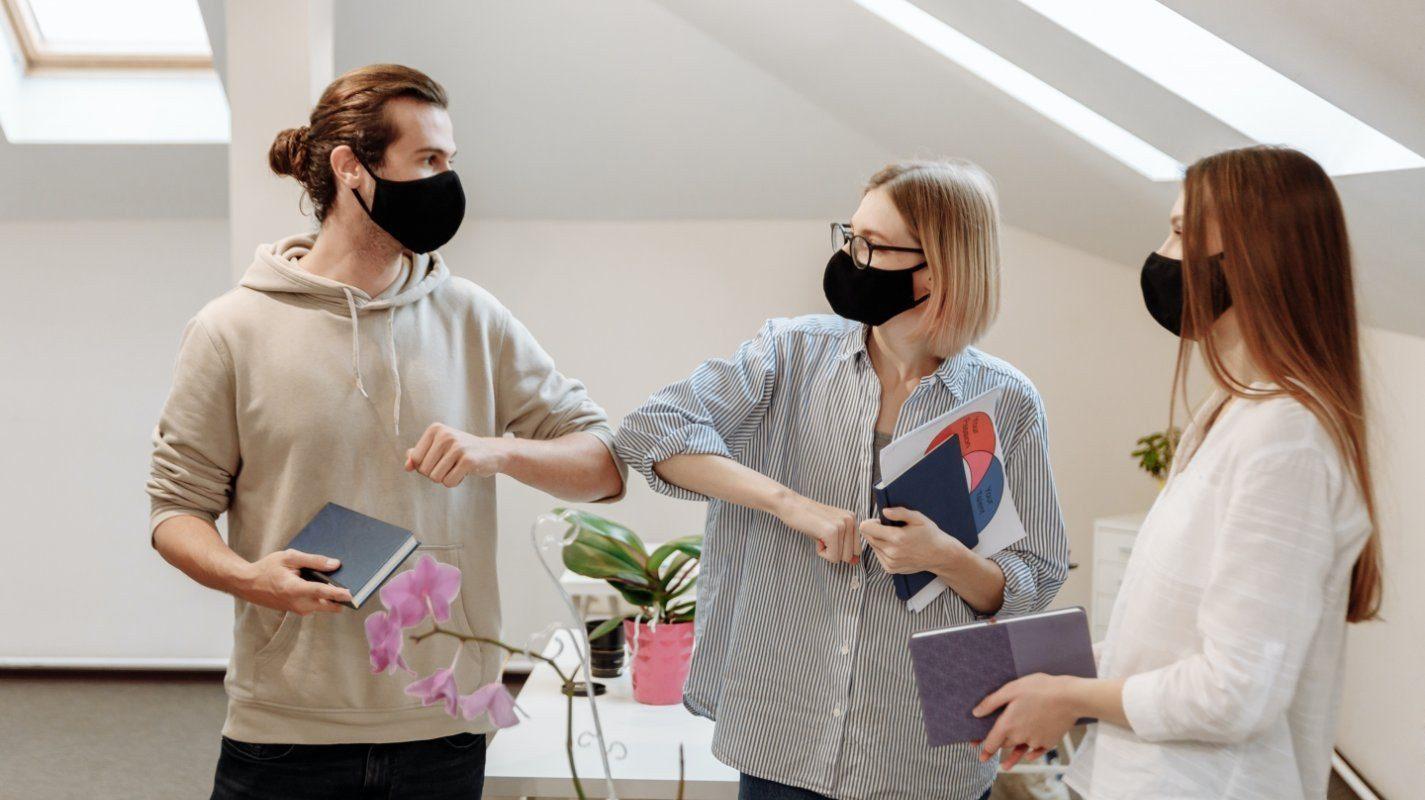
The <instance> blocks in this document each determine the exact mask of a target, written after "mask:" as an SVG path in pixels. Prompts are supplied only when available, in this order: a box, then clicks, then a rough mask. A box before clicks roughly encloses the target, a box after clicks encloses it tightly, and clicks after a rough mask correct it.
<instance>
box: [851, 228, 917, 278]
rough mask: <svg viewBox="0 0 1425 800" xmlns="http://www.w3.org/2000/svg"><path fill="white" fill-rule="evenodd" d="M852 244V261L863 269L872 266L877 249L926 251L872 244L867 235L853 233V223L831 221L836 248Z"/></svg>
mask: <svg viewBox="0 0 1425 800" xmlns="http://www.w3.org/2000/svg"><path fill="white" fill-rule="evenodd" d="M848 245H849V246H850V253H851V262H852V263H853V264H855V265H856V266H858V267H860V268H861V269H866V268H867V267H869V266H871V258H872V257H874V256H875V255H876V251H877V250H887V251H890V252H892V253H920V254H921V255H925V251H924V250H921V249H920V248H918V247H892V246H890V245H888V244H872V243H871V242H870V241H869V240H867V239H866V237H864V236H862V235H860V234H859V233H853V232H852V230H851V223H849V222H833V223H831V246H832V248H833V249H835V250H846V249H847V246H848Z"/></svg>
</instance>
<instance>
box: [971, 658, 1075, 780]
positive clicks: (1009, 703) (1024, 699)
mask: <svg viewBox="0 0 1425 800" xmlns="http://www.w3.org/2000/svg"><path fill="white" fill-rule="evenodd" d="M1082 680H1083V679H1082V678H1076V677H1073V676H1069V675H1045V674H1044V673H1042V672H1040V673H1035V674H1033V675H1026V676H1024V677H1023V678H1020V679H1018V680H1014V681H1010V682H1009V683H1006V684H1005V685H1004V686H1001V687H1000V688H999V691H996V692H995V693H994V694H991V695H990V696H989V697H986V698H985V699H984V700H981V701H980V704H979V705H977V706H975V708H974V710H973V711H971V713H972V714H974V715H975V716H977V717H983V716H986V715H988V714H990V713H992V712H993V711H994V710H995V709H997V708H1000V707H1001V706H1003V708H1004V710H1003V711H1002V712H1000V716H999V719H997V720H995V725H994V728H992V729H991V730H990V732H989V734H988V735H987V736H985V738H984V741H983V742H981V743H980V761H988V760H989V759H990V758H991V757H993V756H994V754H995V751H996V750H1003V751H1004V760H1003V761H1002V762H1001V764H1000V766H1001V767H1003V768H1004V769H1009V768H1010V767H1013V766H1014V765H1015V764H1017V763H1019V760H1020V759H1021V758H1024V757H1026V756H1027V757H1029V758H1031V759H1033V758H1037V757H1038V756H1039V754H1040V753H1043V752H1044V751H1045V750H1047V749H1049V748H1051V747H1055V746H1057V745H1058V744H1059V742H1061V741H1063V739H1064V734H1066V733H1068V732H1069V729H1070V728H1072V727H1074V722H1075V721H1076V720H1078V718H1079V717H1081V716H1084V714H1082V713H1081V712H1080V709H1079V708H1078V703H1077V701H1076V699H1075V690H1076V688H1077V687H1078V685H1079V683H1080V682H1081V681H1082Z"/></svg>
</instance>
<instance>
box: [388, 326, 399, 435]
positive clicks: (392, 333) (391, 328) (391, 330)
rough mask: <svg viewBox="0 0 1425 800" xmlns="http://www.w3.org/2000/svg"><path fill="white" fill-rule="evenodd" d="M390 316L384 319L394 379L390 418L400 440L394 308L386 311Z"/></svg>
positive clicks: (397, 359) (397, 358)
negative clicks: (394, 404) (393, 399)
mask: <svg viewBox="0 0 1425 800" xmlns="http://www.w3.org/2000/svg"><path fill="white" fill-rule="evenodd" d="M386 310H387V311H389V312H390V315H389V316H387V317H386V338H387V339H388V340H390V342H391V374H392V375H393V376H394V377H395V379H396V410H395V411H394V412H392V414H391V416H392V418H393V419H395V421H396V438H397V439H398V440H399V439H400V438H401V365H400V362H399V356H397V355H396V307H395V306H391V307H389V308H387V309H386Z"/></svg>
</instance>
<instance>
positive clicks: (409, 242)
mask: <svg viewBox="0 0 1425 800" xmlns="http://www.w3.org/2000/svg"><path fill="white" fill-rule="evenodd" d="M361 166H363V167H365V168H366V171H367V172H368V173H370V174H371V178H372V179H373V180H375V181H376V190H375V193H374V196H373V197H372V200H371V205H370V206H367V205H366V201H365V200H363V199H362V197H361V193H360V192H358V191H356V190H355V189H352V190H351V193H352V194H354V195H356V202H358V203H360V204H361V207H362V209H364V210H365V211H366V214H367V216H369V217H371V221H372V222H374V223H376V224H377V225H378V226H380V228H381V230H383V231H385V232H387V233H389V234H391V238H393V239H395V240H396V241H398V242H400V243H401V246H402V247H404V248H406V249H407V250H410V251H411V252H413V253H429V252H431V251H432V250H435V249H437V248H439V247H441V246H442V245H444V244H445V243H446V242H448V241H450V240H451V238H452V237H454V236H455V232H456V231H458V230H460V223H461V222H462V221H463V220H464V219H465V190H464V189H462V188H461V186H460V176H458V175H456V174H455V171H454V170H446V171H445V172H441V173H438V174H435V175H431V176H430V177H428V178H419V179H417V180H413V181H392V180H387V179H385V178H383V177H381V176H380V175H377V174H376V172H375V171H374V170H372V169H371V167H369V166H367V164H366V162H365V161H362V162H361Z"/></svg>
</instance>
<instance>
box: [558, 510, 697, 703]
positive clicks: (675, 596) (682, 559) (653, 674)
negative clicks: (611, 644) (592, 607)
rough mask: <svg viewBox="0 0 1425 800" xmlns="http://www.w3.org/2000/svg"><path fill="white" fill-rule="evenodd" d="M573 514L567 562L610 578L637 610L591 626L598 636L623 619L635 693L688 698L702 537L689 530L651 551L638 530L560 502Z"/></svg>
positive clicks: (655, 698)
mask: <svg viewBox="0 0 1425 800" xmlns="http://www.w3.org/2000/svg"><path fill="white" fill-rule="evenodd" d="M554 512H555V513H556V514H561V515H564V518H565V519H567V520H568V521H569V530H568V532H567V534H566V536H565V540H566V542H567V543H566V544H565V546H564V566H565V567H567V568H568V569H569V571H571V572H574V573H577V574H579V575H584V576H586V577H590V578H594V579H597V580H602V581H607V582H608V583H609V585H610V586H612V587H614V589H616V590H617V591H618V593H619V594H620V595H622V596H623V598H624V599H625V600H627V601H628V602H629V603H630V604H631V605H634V606H636V607H637V608H638V611H637V612H635V613H633V614H629V615H627V616H623V617H615V618H614V619H610V620H608V621H606V622H605V623H604V624H603V625H600V626H599V627H597V628H595V629H594V630H593V631H590V632H589V637H590V638H591V639H593V638H597V637H599V636H601V635H603V634H605V633H607V632H608V631H610V630H613V628H614V627H616V626H618V625H623V626H624V639H625V640H626V641H627V643H628V648H629V651H630V654H631V655H632V657H633V666H632V674H633V696H634V698H635V699H637V700H638V701H639V702H641V703H648V704H650V705H671V704H674V703H678V702H681V701H682V699H683V684H684V682H686V681H687V679H688V662H689V659H690V658H691V657H692V652H693V616H694V614H695V613H696V611H697V601H696V600H695V599H694V596H693V595H692V594H691V592H692V591H693V588H694V587H695V586H696V585H697V567H698V559H699V558H701V557H702V551H703V537H701V536H684V537H682V538H679V539H674V540H673V541H671V542H667V543H665V544H661V545H659V546H658V547H656V548H654V549H653V551H652V552H651V553H650V552H649V551H648V548H647V547H646V546H645V545H644V544H643V540H642V539H640V538H638V535H637V534H635V533H634V532H633V531H631V530H629V529H628V528H626V527H624V526H623V525H620V524H618V523H617V522H614V521H613V520H610V519H605V518H604V517H601V516H599V515H597V514H591V513H589V512H587V511H579V510H577V509H563V508H556V509H555V510H554Z"/></svg>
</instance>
